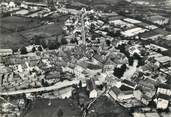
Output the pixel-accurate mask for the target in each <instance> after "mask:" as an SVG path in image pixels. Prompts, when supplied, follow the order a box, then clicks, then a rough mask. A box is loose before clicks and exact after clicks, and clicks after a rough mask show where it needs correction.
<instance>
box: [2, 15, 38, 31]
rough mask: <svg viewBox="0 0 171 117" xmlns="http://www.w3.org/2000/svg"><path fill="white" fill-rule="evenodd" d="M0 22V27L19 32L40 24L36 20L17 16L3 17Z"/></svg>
mask: <svg viewBox="0 0 171 117" xmlns="http://www.w3.org/2000/svg"><path fill="white" fill-rule="evenodd" d="M1 23H2V24H1V28H4V29H7V30H9V31H11V32H20V31H23V30H27V29H30V28H34V27H37V26H40V23H39V21H38V20H35V19H29V18H24V17H17V16H9V17H4V18H2V19H1Z"/></svg>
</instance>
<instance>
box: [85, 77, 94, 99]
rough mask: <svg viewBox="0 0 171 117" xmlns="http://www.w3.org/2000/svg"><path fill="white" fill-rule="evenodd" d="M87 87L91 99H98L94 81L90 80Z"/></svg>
mask: <svg viewBox="0 0 171 117" xmlns="http://www.w3.org/2000/svg"><path fill="white" fill-rule="evenodd" d="M86 85H87V91H89V98H96V97H97V91H96V84H95V81H94V79H92V78H91V79H88V80H87V81H86Z"/></svg>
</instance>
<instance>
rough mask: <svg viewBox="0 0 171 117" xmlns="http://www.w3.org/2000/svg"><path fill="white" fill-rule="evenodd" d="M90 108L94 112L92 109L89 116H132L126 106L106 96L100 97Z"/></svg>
mask: <svg viewBox="0 0 171 117" xmlns="http://www.w3.org/2000/svg"><path fill="white" fill-rule="evenodd" d="M90 110H94V112H93V111H92V112H91V113H90V114H89V115H88V116H87V117H130V115H129V113H128V111H127V110H126V109H125V108H123V107H122V106H120V105H119V104H118V103H116V102H112V101H111V100H109V99H108V98H107V97H105V96H103V97H100V98H98V99H97V100H96V102H95V103H94V105H93V106H92V107H91V108H90Z"/></svg>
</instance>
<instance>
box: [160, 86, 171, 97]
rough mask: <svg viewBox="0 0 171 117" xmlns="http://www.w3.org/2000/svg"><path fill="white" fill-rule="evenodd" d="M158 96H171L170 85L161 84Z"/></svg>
mask: <svg viewBox="0 0 171 117" xmlns="http://www.w3.org/2000/svg"><path fill="white" fill-rule="evenodd" d="M157 94H165V95H168V96H171V88H170V87H169V85H166V84H160V85H159V86H158V89H157Z"/></svg>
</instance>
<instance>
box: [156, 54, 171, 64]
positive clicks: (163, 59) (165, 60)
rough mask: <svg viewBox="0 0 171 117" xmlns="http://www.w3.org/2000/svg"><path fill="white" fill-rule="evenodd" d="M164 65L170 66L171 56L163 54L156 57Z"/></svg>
mask: <svg viewBox="0 0 171 117" xmlns="http://www.w3.org/2000/svg"><path fill="white" fill-rule="evenodd" d="M155 59H156V60H157V61H158V62H159V63H161V65H162V66H170V64H171V58H170V57H168V56H161V57H156V58H155Z"/></svg>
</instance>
